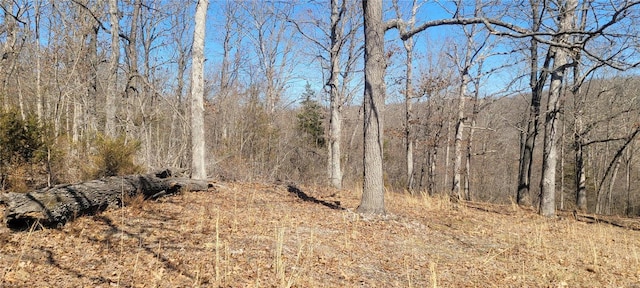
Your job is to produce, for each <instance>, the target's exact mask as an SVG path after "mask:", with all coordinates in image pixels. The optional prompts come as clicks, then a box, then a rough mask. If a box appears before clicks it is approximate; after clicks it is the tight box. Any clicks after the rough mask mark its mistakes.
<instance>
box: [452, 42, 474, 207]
mask: <svg viewBox="0 0 640 288" xmlns="http://www.w3.org/2000/svg"><path fill="white" fill-rule="evenodd" d="M467 56H468V55H467ZM465 61H469V59H467V60H465ZM467 64H470V63H467ZM468 73H469V66H468V65H465V67H464V69H463V71H462V75H461V76H462V82H461V83H460V87H459V89H460V90H459V91H458V116H457V119H456V134H455V138H454V142H453V146H454V148H453V151H454V152H453V153H454V161H453V182H452V186H451V197H452V199H455V200H461V199H462V193H461V187H460V182H461V180H462V177H461V175H462V135H463V133H464V120H465V117H464V102H465V95H466V94H467V84H469V74H468Z"/></svg>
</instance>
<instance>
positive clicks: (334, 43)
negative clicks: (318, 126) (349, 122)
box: [328, 0, 346, 189]
mask: <svg viewBox="0 0 640 288" xmlns="http://www.w3.org/2000/svg"><path fill="white" fill-rule="evenodd" d="M337 2H338V0H331V47H330V50H329V53H330V57H331V59H330V61H331V76H330V77H331V78H330V79H329V98H330V99H329V113H330V116H329V145H328V148H329V149H328V157H329V163H328V172H329V182H330V184H331V186H333V187H334V188H336V189H341V188H342V168H341V159H340V157H341V151H340V144H341V138H342V115H341V105H342V104H341V103H342V95H341V94H340V91H339V89H338V85H339V82H340V81H339V79H338V77H340V51H341V47H342V45H341V41H342V37H343V35H342V32H343V31H342V27H343V26H342V24H341V23H340V21H341V18H342V17H341V14H342V13H341V10H340V8H339V7H338V3H337ZM342 5H343V6H342V8H341V9H343V10H342V11H344V9H346V7H345V6H344V5H346V0H343V1H342Z"/></svg>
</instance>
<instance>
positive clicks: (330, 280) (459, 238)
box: [0, 183, 640, 287]
mask: <svg viewBox="0 0 640 288" xmlns="http://www.w3.org/2000/svg"><path fill="white" fill-rule="evenodd" d="M360 194H361V192H360V191H356V190H340V191H337V190H331V189H326V188H317V187H298V188H296V187H289V186H287V185H284V184H246V183H245V184H241V183H218V185H217V188H216V189H215V190H212V191H208V192H187V193H183V194H180V195H177V196H172V197H167V198H163V199H161V200H159V201H141V200H139V199H138V200H135V199H134V201H131V203H129V204H128V206H126V207H124V208H122V209H114V210H109V211H105V212H103V213H101V214H99V215H95V216H89V217H82V218H79V219H76V220H75V221H73V222H71V223H68V224H67V225H65V226H64V227H62V228H59V229H45V230H35V231H25V232H12V231H10V230H8V229H7V228H4V227H3V228H0V287H118V286H119V287H640V232H639V231H637V230H632V229H625V228H620V227H615V226H614V225H611V224H607V223H601V222H600V223H598V222H597V221H596V222H594V221H591V222H594V223H587V222H584V221H576V219H575V218H574V217H572V216H571V215H570V214H567V215H565V216H561V217H558V218H556V219H545V218H543V217H540V216H537V215H536V214H535V213H533V212H532V211H527V210H522V209H520V208H518V207H516V206H510V205H507V206H497V205H489V204H479V203H470V204H465V205H462V204H455V205H454V204H452V203H451V202H449V201H448V200H446V199H444V198H440V197H421V196H410V195H405V194H396V193H387V197H386V204H387V210H388V215H386V216H384V217H363V216H361V215H358V214H356V213H354V212H353V211H354V210H355V208H356V207H357V205H358V203H359V197H360ZM0 210H1V209H0ZM0 212H2V211H0Z"/></svg>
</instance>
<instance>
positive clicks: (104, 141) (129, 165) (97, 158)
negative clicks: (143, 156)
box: [85, 135, 142, 179]
mask: <svg viewBox="0 0 640 288" xmlns="http://www.w3.org/2000/svg"><path fill="white" fill-rule="evenodd" d="M95 148H96V150H95V151H96V152H95V155H93V156H92V160H93V161H92V162H93V167H92V168H89V169H87V170H88V171H85V178H88V179H96V178H102V177H109V176H119V175H128V174H136V173H141V172H142V167H140V166H139V165H137V164H135V163H134V156H135V154H136V152H137V151H138V149H140V142H139V141H131V140H129V141H127V139H126V138H125V137H124V136H119V137H116V138H110V137H106V136H103V135H98V137H97V138H96V140H95Z"/></svg>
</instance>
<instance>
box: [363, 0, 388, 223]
mask: <svg viewBox="0 0 640 288" xmlns="http://www.w3.org/2000/svg"><path fill="white" fill-rule="evenodd" d="M362 4H363V11H364V34H365V36H364V37H365V38H364V39H365V52H364V59H365V60H364V61H365V64H364V65H365V73H364V75H365V76H364V78H365V80H364V81H365V89H364V157H363V158H364V159H363V162H364V172H363V176H364V182H363V191H362V200H361V202H360V206H359V207H358V209H357V211H358V212H359V213H365V214H384V213H385V208H384V180H383V171H382V149H383V115H382V112H383V110H384V99H385V85H384V73H385V68H386V61H385V60H386V59H385V55H384V32H385V25H384V23H383V22H382V0H363V1H362Z"/></svg>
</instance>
